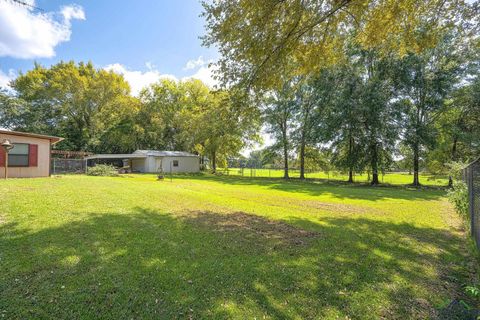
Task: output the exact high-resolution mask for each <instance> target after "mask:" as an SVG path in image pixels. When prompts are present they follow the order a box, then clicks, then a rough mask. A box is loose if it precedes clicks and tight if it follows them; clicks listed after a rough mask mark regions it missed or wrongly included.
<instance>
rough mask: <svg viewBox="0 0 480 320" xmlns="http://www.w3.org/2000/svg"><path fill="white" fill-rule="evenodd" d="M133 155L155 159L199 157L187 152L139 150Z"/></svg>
mask: <svg viewBox="0 0 480 320" xmlns="http://www.w3.org/2000/svg"><path fill="white" fill-rule="evenodd" d="M133 154H143V155H146V156H154V157H198V156H197V155H196V154H193V153H189V152H185V151H164V150H137V151H135V152H134V153H133Z"/></svg>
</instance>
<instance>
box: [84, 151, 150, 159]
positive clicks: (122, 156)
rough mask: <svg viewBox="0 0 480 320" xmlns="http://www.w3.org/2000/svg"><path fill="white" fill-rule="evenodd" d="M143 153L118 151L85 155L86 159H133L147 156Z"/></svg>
mask: <svg viewBox="0 0 480 320" xmlns="http://www.w3.org/2000/svg"><path fill="white" fill-rule="evenodd" d="M146 157H147V156H146V155H143V154H133V153H117V154H94V155H93V156H88V157H85V159H86V160H91V159H132V158H146Z"/></svg>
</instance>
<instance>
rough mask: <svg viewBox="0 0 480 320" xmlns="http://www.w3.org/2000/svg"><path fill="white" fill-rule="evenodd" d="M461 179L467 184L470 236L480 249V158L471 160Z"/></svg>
mask: <svg viewBox="0 0 480 320" xmlns="http://www.w3.org/2000/svg"><path fill="white" fill-rule="evenodd" d="M463 179H464V180H465V182H466V184H467V186H468V202H469V210H470V226H471V231H472V237H473V238H474V239H475V242H476V244H477V248H479V249H480V159H477V160H476V161H474V162H472V163H471V164H470V165H468V166H467V167H466V168H465V169H464V171H463Z"/></svg>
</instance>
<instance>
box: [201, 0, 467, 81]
mask: <svg viewBox="0 0 480 320" xmlns="http://www.w3.org/2000/svg"><path fill="white" fill-rule="evenodd" d="M203 6H204V13H203V16H204V17H205V19H206V21H207V22H206V28H207V34H206V35H205V37H204V38H203V40H204V44H205V45H208V46H215V47H216V48H218V50H219V51H220V53H221V56H222V58H221V59H220V61H219V63H218V65H219V67H220V72H219V75H220V76H221V77H222V79H221V80H223V82H224V83H225V84H240V85H241V86H246V87H253V88H256V89H258V90H262V89H272V88H277V89H278V88H281V86H282V84H283V79H285V78H287V79H288V78H292V77H294V76H298V75H303V76H306V75H312V74H314V73H316V72H318V71H319V70H320V69H323V68H325V67H328V66H330V65H332V64H336V63H338V62H341V61H344V60H345V58H346V57H345V53H346V51H345V50H346V48H347V47H348V41H349V37H350V36H351V35H353V42H354V43H356V44H358V45H360V46H361V47H362V48H363V49H377V50H379V51H380V52H381V53H382V54H383V55H388V54H390V53H392V52H393V53H394V54H395V55H398V56H403V55H405V54H407V53H418V52H421V51H423V50H424V49H425V48H431V47H433V46H435V44H436V43H437V42H438V39H439V35H440V34H441V32H440V31H444V30H445V29H448V28H452V27H454V26H455V24H457V25H456V26H455V27H458V28H461V27H463V16H464V15H466V14H467V13H468V12H469V11H470V7H469V6H468V5H467V4H465V3H464V2H463V1H458V0H448V1H443V0H422V1H418V0H406V1H396V0H383V1H374V0H364V1H351V0H342V1H337V0H327V1H315V0H309V1H300V0H288V1H276V0H267V1H256V0H236V1H214V2H208V3H207V2H203ZM422 29H423V30H424V31H425V32H420V31H421V30H422Z"/></svg>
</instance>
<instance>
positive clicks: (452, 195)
mask: <svg viewBox="0 0 480 320" xmlns="http://www.w3.org/2000/svg"><path fill="white" fill-rule="evenodd" d="M448 199H449V200H450V202H451V203H452V204H453V206H454V207H455V210H456V211H457V212H458V213H459V214H460V215H461V216H462V217H463V218H465V219H466V220H468V219H469V216H468V188H467V185H466V184H465V182H463V181H459V180H455V181H454V182H453V188H452V189H450V190H449V191H448Z"/></svg>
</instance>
